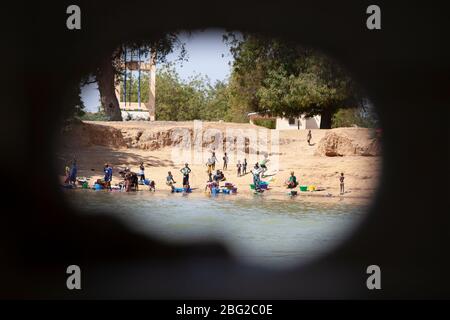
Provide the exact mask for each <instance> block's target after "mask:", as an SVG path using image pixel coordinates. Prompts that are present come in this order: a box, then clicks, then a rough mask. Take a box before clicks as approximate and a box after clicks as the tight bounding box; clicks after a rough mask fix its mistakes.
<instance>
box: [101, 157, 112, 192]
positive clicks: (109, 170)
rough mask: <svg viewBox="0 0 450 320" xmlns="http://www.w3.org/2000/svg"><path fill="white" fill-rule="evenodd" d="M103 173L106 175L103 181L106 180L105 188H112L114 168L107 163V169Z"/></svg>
mask: <svg viewBox="0 0 450 320" xmlns="http://www.w3.org/2000/svg"><path fill="white" fill-rule="evenodd" d="M103 172H104V173H105V177H104V179H103V180H105V187H107V188H111V181H112V168H111V167H110V166H109V164H108V163H105V167H104V168H103Z"/></svg>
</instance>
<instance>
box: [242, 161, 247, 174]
mask: <svg viewBox="0 0 450 320" xmlns="http://www.w3.org/2000/svg"><path fill="white" fill-rule="evenodd" d="M242 174H247V158H244V163H243V164H242Z"/></svg>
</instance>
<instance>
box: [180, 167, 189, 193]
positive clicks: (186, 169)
mask: <svg viewBox="0 0 450 320" xmlns="http://www.w3.org/2000/svg"><path fill="white" fill-rule="evenodd" d="M191 171H192V170H191V168H189V164H188V163H186V164H185V165H184V168H181V170H180V172H181V173H182V174H183V188H189V173H191Z"/></svg>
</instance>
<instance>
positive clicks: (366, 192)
mask: <svg viewBox="0 0 450 320" xmlns="http://www.w3.org/2000/svg"><path fill="white" fill-rule="evenodd" d="M86 125H87V126H89V127H88V128H87V129H86V128H84V127H83V129H82V130H81V129H80V128H79V126H86ZM174 127H188V128H192V122H179V123H176V122H89V123H83V124H78V125H74V126H72V127H71V128H70V129H66V130H65V131H64V134H63V139H62V142H61V145H60V148H59V153H58V159H59V160H60V164H61V177H60V178H61V180H63V179H64V177H63V175H62V172H63V168H64V163H65V162H68V161H70V159H71V158H73V157H75V158H76V159H77V163H78V177H87V178H89V179H90V180H89V181H90V185H92V183H93V182H94V181H95V180H96V179H99V178H103V165H104V163H105V162H108V163H109V164H110V165H112V167H113V169H114V171H113V181H112V182H113V185H114V184H116V183H118V182H119V181H121V178H120V175H119V173H118V171H119V169H123V168H124V167H129V168H130V169H131V170H132V171H135V172H138V169H139V164H140V163H141V161H142V162H144V165H145V175H146V178H150V179H152V180H155V182H156V188H157V193H158V192H169V191H170V187H168V186H166V184H165V181H166V176H167V172H168V171H172V174H173V175H174V178H175V181H177V182H178V183H177V184H176V185H177V186H179V187H181V182H182V176H181V173H180V172H179V170H180V169H181V168H182V164H177V163H174V162H173V160H172V159H173V157H172V151H173V146H170V145H167V146H164V143H161V144H158V143H159V142H161V141H159V142H158V143H156V144H155V142H154V141H153V140H155V139H156V140H158V139H159V140H161V139H166V138H167V137H166V136H165V135H164V132H167V130H169V129H170V128H174ZM203 127H204V128H217V129H219V130H224V129H225V128H243V129H255V128H259V127H256V126H253V125H250V124H236V123H222V122H209V123H203ZM111 130H113V131H114V136H115V138H114V139H116V140H117V139H118V140H117V141H113V142H111V141H109V140H111V139H108V134H109V135H111ZM331 130H332V131H333V132H335V133H337V134H341V135H344V136H345V137H347V138H349V139H351V140H352V141H353V142H354V143H355V144H357V145H365V144H369V143H370V141H371V140H370V133H369V130H368V129H362V128H339V129H331ZM119 131H120V132H119ZM328 131H330V130H320V129H315V130H312V145H308V143H307V142H306V135H307V131H306V130H284V131H278V134H279V141H280V144H279V151H278V157H279V158H278V161H279V170H278V172H277V173H276V175H275V176H274V177H273V178H272V179H273V180H272V181H271V182H270V190H268V191H266V192H265V194H270V195H273V196H284V195H286V194H287V192H288V190H287V189H286V188H285V187H284V185H283V184H284V182H285V180H286V179H287V178H288V177H289V173H290V172H291V171H294V172H295V175H296V176H297V179H298V181H299V183H300V184H301V185H315V186H320V187H323V188H325V189H326V190H325V191H319V192H299V195H300V197H304V196H308V198H310V200H314V199H316V198H317V199H318V198H321V197H324V196H331V197H337V198H342V197H344V198H348V199H360V200H361V199H365V200H364V201H369V199H371V198H372V197H373V196H374V193H375V191H376V188H377V186H378V179H379V174H380V169H381V157H380V156H361V155H352V156H348V155H347V156H341V157H339V156H338V157H327V156H321V155H315V152H316V149H317V147H318V146H319V141H320V140H321V139H322V138H323V137H324V136H325V134H326V133H327V132H328ZM103 132H104V135H105V137H102V134H103ZM88 135H91V136H92V137H91V139H90V140H89V139H87V138H86V136H88ZM146 135H147V136H148V137H149V138H148V141H151V142H152V143H150V144H149V142H148V141H146V142H145V143H144V140H143V139H142V141H140V140H139V138H137V140H136V137H143V136H146ZM133 137H135V138H133ZM133 139H135V140H133ZM151 139H153V140H151ZM105 140H106V141H107V142H105ZM168 143H169V144H170V143H171V142H168ZM222 156H223V153H221V152H217V158H218V159H219V163H218V165H216V168H219V169H222V165H223V161H222ZM276 157H277V155H272V156H271V161H274V159H275V160H276ZM240 160H242V159H240ZM190 167H191V169H192V173H191V175H190V184H191V187H192V188H193V189H194V192H195V193H203V192H204V187H205V183H206V181H207V175H206V166H205V164H192V165H190ZM252 167H253V165H252V164H251V163H250V162H249V165H248V168H247V171H249V170H250V169H251V168H252ZM268 168H269V171H268V173H270V172H271V171H272V170H271V162H269V163H268ZM341 172H344V174H345V189H346V193H345V194H344V195H343V196H340V195H339V175H340V173H341ZM224 173H225V176H226V178H227V181H228V182H232V183H234V184H235V185H236V186H237V188H238V194H241V195H246V194H251V193H252V192H253V191H252V190H250V187H249V185H250V184H251V183H252V175H251V174H250V173H248V174H247V175H245V176H241V177H237V174H236V162H235V161H232V162H231V163H229V165H228V170H225V171H224ZM266 180H267V179H266ZM142 189H143V190H147V187H146V186H141V190H142ZM297 190H298V188H297Z"/></svg>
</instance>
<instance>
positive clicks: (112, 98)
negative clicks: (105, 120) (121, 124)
mask: <svg viewBox="0 0 450 320" xmlns="http://www.w3.org/2000/svg"><path fill="white" fill-rule="evenodd" d="M114 76H115V70H114V67H113V65H112V60H111V57H108V56H106V57H105V58H104V59H103V61H102V63H101V65H100V68H99V69H98V72H97V74H96V79H97V83H98V90H99V91H100V100H101V104H102V107H103V110H104V111H105V113H106V115H107V116H108V117H109V120H111V121H122V114H121V112H120V107H119V101H118V100H117V97H116V92H115V90H116V88H115V85H114Z"/></svg>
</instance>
